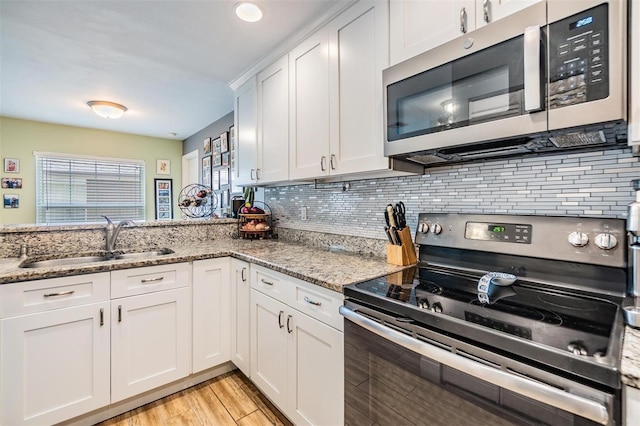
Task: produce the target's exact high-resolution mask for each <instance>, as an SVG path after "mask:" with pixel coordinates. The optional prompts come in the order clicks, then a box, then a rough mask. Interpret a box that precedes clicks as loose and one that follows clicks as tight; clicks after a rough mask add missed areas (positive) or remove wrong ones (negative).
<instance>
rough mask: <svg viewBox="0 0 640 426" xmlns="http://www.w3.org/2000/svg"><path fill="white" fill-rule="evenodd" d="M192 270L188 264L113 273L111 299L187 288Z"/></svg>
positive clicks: (173, 264) (148, 267) (147, 267)
mask: <svg viewBox="0 0 640 426" xmlns="http://www.w3.org/2000/svg"><path fill="white" fill-rule="evenodd" d="M190 270H191V268H190V267H189V264H188V263H172V264H169V265H157V266H146V267H143V268H134V269H123V270H119V271H112V272H111V298H112V299H115V298H118V297H126V296H135V295H137V294H145V293H152V292H154V291H161V290H169V289H172V288H179V287H187V286H188V285H189V282H190V277H189V273H190Z"/></svg>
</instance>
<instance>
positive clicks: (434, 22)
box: [389, 0, 476, 65]
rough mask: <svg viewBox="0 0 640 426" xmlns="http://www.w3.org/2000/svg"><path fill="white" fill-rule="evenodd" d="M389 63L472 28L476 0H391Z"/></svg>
mask: <svg viewBox="0 0 640 426" xmlns="http://www.w3.org/2000/svg"><path fill="white" fill-rule="evenodd" d="M389 7H390V10H389V22H390V26H391V28H390V31H391V33H390V55H391V65H395V64H397V63H399V62H402V61H404V60H405V59H409V58H411V57H414V56H416V55H418V54H420V53H423V52H426V51H427V50H430V49H432V48H434V47H436V46H439V45H441V44H443V43H446V42H447V41H449V40H453V39H454V38H456V37H458V36H461V35H463V34H464V33H466V32H469V31H471V30H473V29H474V28H475V22H476V0H433V1H424V0H390V3H389Z"/></svg>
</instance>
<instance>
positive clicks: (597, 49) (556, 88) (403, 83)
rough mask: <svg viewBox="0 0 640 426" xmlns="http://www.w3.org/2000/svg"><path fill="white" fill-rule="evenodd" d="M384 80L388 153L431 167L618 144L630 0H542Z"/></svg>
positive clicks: (406, 65) (411, 61) (624, 108)
mask: <svg viewBox="0 0 640 426" xmlns="http://www.w3.org/2000/svg"><path fill="white" fill-rule="evenodd" d="M383 80H384V96H385V99H384V101H385V123H386V126H385V129H386V130H385V143H384V144H385V145H384V152H385V155H386V156H390V157H396V158H402V159H405V160H410V161H414V162H417V163H421V164H431V163H441V162H457V161H465V160H473V159H480V158H490V157H500V156H509V155H518V154H528V153H540V152H545V151H555V150H562V149H575V148H593V147H602V146H607V145H616V144H620V143H623V142H626V131H627V128H626V120H627V2H626V1H625V0H610V1H602V0H600V1H592V0H566V1H541V2H538V3H535V4H534V5H532V6H530V7H528V8H526V9H524V10H522V11H520V12H518V13H515V14H513V15H511V16H509V17H506V18H504V19H502V20H500V21H496V22H494V23H492V24H490V25H487V26H485V27H482V28H480V29H478V30H476V31H473V32H470V33H468V34H466V35H463V36H461V37H459V38H457V39H454V40H452V41H450V42H447V43H446V44H443V45H441V46H438V47H437V48H435V49H433V50H430V51H427V52H425V53H423V54H420V55H418V56H416V57H413V58H411V59H408V60H406V61H404V62H402V63H399V64H397V65H395V66H392V67H390V68H388V69H386V70H384V71H383Z"/></svg>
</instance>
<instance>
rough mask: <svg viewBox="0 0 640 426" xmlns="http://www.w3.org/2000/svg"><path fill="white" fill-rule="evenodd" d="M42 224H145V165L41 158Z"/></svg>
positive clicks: (39, 197)
mask: <svg viewBox="0 0 640 426" xmlns="http://www.w3.org/2000/svg"><path fill="white" fill-rule="evenodd" d="M35 157H36V182H37V184H36V222H37V223H38V224H65V223H95V222H103V221H104V218H102V217H101V215H105V216H109V218H110V219H112V220H113V221H120V220H126V219H131V220H134V221H136V220H137V221H144V220H145V193H144V186H145V185H144V183H145V176H144V162H142V161H136V160H122V159H110V158H97V157H78V156H69V155H67V156H64V155H58V154H49V153H35Z"/></svg>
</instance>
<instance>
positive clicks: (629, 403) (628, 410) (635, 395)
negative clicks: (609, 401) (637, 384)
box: [623, 386, 640, 426]
mask: <svg viewBox="0 0 640 426" xmlns="http://www.w3.org/2000/svg"><path fill="white" fill-rule="evenodd" d="M623 390H624V392H623V394H624V395H623V396H624V402H623V407H624V410H623V411H624V419H625V421H624V423H623V424H626V425H630V426H631V425H633V424H634V422H637V421H638V419H640V389H638V388H632V387H631V386H625V387H624V389H623Z"/></svg>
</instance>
